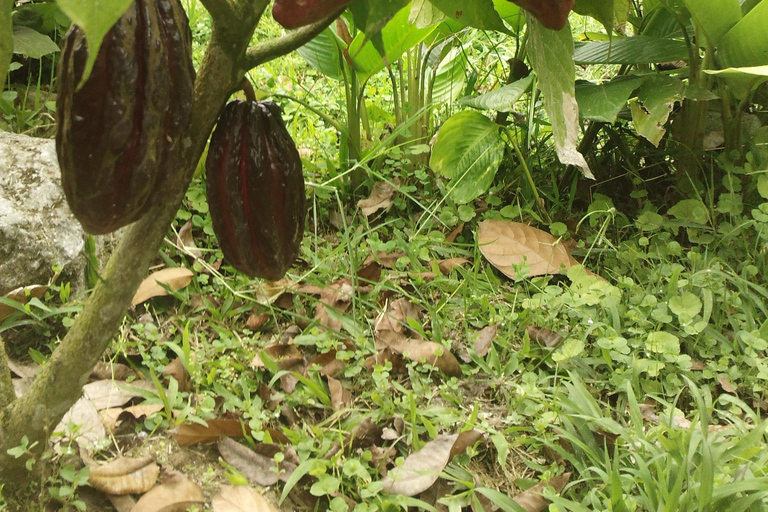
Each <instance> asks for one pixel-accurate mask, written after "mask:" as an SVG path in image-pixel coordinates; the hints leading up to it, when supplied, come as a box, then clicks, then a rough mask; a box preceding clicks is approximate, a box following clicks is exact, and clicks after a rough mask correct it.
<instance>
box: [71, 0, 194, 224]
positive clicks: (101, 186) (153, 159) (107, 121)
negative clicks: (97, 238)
mask: <svg viewBox="0 0 768 512" xmlns="http://www.w3.org/2000/svg"><path fill="white" fill-rule="evenodd" d="M191 44H192V34H191V32H190V30H189V24H188V21H187V15H186V14H185V12H184V9H182V7H181V4H180V3H179V1H178V0H135V2H134V3H133V4H132V5H131V6H130V7H129V8H128V11H126V13H125V14H124V15H123V16H122V18H120V20H119V21H118V22H117V24H116V25H115V26H114V27H112V29H111V30H110V31H109V32H108V33H107V35H106V36H105V37H104V40H103V42H102V45H101V48H100V50H99V53H98V56H97V57H96V63H95V64H94V67H93V71H92V72H91V75H90V77H89V78H88V80H87V81H86V82H85V84H84V85H83V86H82V88H80V89H79V90H78V89H77V87H78V85H79V83H80V81H81V78H82V76H83V72H84V70H85V61H86V57H87V53H88V49H87V45H86V41H85V37H84V34H83V31H82V30H81V29H80V28H79V27H77V26H74V25H73V26H72V28H70V30H69V32H68V33H67V35H66V38H65V40H64V45H63V49H62V56H61V67H60V69H59V95H58V102H57V116H58V121H59V129H58V134H57V136H56V151H57V153H58V157H59V166H60V167H61V181H62V186H63V188H64V193H65V195H66V197H67V202H68V203H69V206H70V208H71V210H72V212H73V213H74V214H75V216H76V217H77V218H78V220H79V221H80V223H81V224H82V225H83V228H85V230H86V231H88V232H89V233H94V234H102V233H109V232H111V231H114V230H116V229H118V228H121V227H123V226H125V225H127V224H130V223H131V222H134V221H136V220H138V219H139V218H140V217H141V216H142V215H144V214H145V213H146V212H147V210H149V208H151V207H152V206H153V205H154V204H156V203H157V202H158V201H160V200H162V199H163V197H161V195H160V193H159V192H160V186H161V183H162V181H163V179H164V177H165V176H166V174H167V173H168V172H169V171H171V170H173V169H174V168H175V166H176V165H177V162H178V158H177V157H178V155H179V152H180V150H181V149H182V147H183V145H184V144H185V142H184V139H185V138H187V131H188V128H189V123H190V120H191V116H192V100H193V87H194V79H195V70H194V68H193V66H192V53H191Z"/></svg>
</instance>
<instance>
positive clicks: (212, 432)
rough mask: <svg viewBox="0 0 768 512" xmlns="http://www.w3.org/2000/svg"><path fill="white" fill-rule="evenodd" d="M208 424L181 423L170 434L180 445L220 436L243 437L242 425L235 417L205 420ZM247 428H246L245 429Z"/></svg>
mask: <svg viewBox="0 0 768 512" xmlns="http://www.w3.org/2000/svg"><path fill="white" fill-rule="evenodd" d="M206 423H207V424H208V426H207V427H206V426H205V425H200V424H199V423H183V424H181V425H179V426H178V427H176V428H175V429H173V430H171V436H173V438H174V439H175V440H176V442H177V443H179V444H180V445H181V446H190V445H193V444H200V443H212V442H213V441H218V440H219V438H220V437H222V436H224V437H243V425H242V424H241V423H240V420H236V419H224V418H219V419H213V420H207V421H206ZM246 430H247V429H246Z"/></svg>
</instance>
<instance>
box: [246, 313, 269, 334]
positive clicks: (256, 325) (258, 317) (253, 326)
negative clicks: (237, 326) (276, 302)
mask: <svg viewBox="0 0 768 512" xmlns="http://www.w3.org/2000/svg"><path fill="white" fill-rule="evenodd" d="M268 320H269V315H268V314H267V313H253V314H252V315H250V316H249V317H248V320H246V322H245V326H246V327H247V328H248V329H250V330H252V331H258V330H259V329H261V328H262V327H264V324H266V323H267V321H268Z"/></svg>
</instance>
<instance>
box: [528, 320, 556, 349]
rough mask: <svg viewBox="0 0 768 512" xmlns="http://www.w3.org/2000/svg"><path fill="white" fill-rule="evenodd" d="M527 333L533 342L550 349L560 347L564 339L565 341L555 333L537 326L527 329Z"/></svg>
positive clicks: (530, 326)
mask: <svg viewBox="0 0 768 512" xmlns="http://www.w3.org/2000/svg"><path fill="white" fill-rule="evenodd" d="M525 332H527V333H528V337H529V338H530V339H531V340H532V341H535V342H536V343H539V344H541V345H544V346H545V347H549V348H554V347H556V346H558V345H559V344H560V343H561V342H562V341H563V339H565V338H563V337H562V336H561V335H559V334H558V333H556V332H555V331H552V330H550V329H547V328H546V327H537V326H535V325H529V326H528V327H526V328H525Z"/></svg>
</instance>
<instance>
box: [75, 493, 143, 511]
mask: <svg viewBox="0 0 768 512" xmlns="http://www.w3.org/2000/svg"><path fill="white" fill-rule="evenodd" d="M78 492H80V491H79V490H78ZM106 496H107V499H109V502H110V503H111V504H112V506H113V507H115V510H116V511H117V512H131V511H132V510H133V507H135V506H136V500H134V499H133V498H132V497H131V496H129V495H127V494H126V495H124V496H118V495H115V494H107V495H106Z"/></svg>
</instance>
